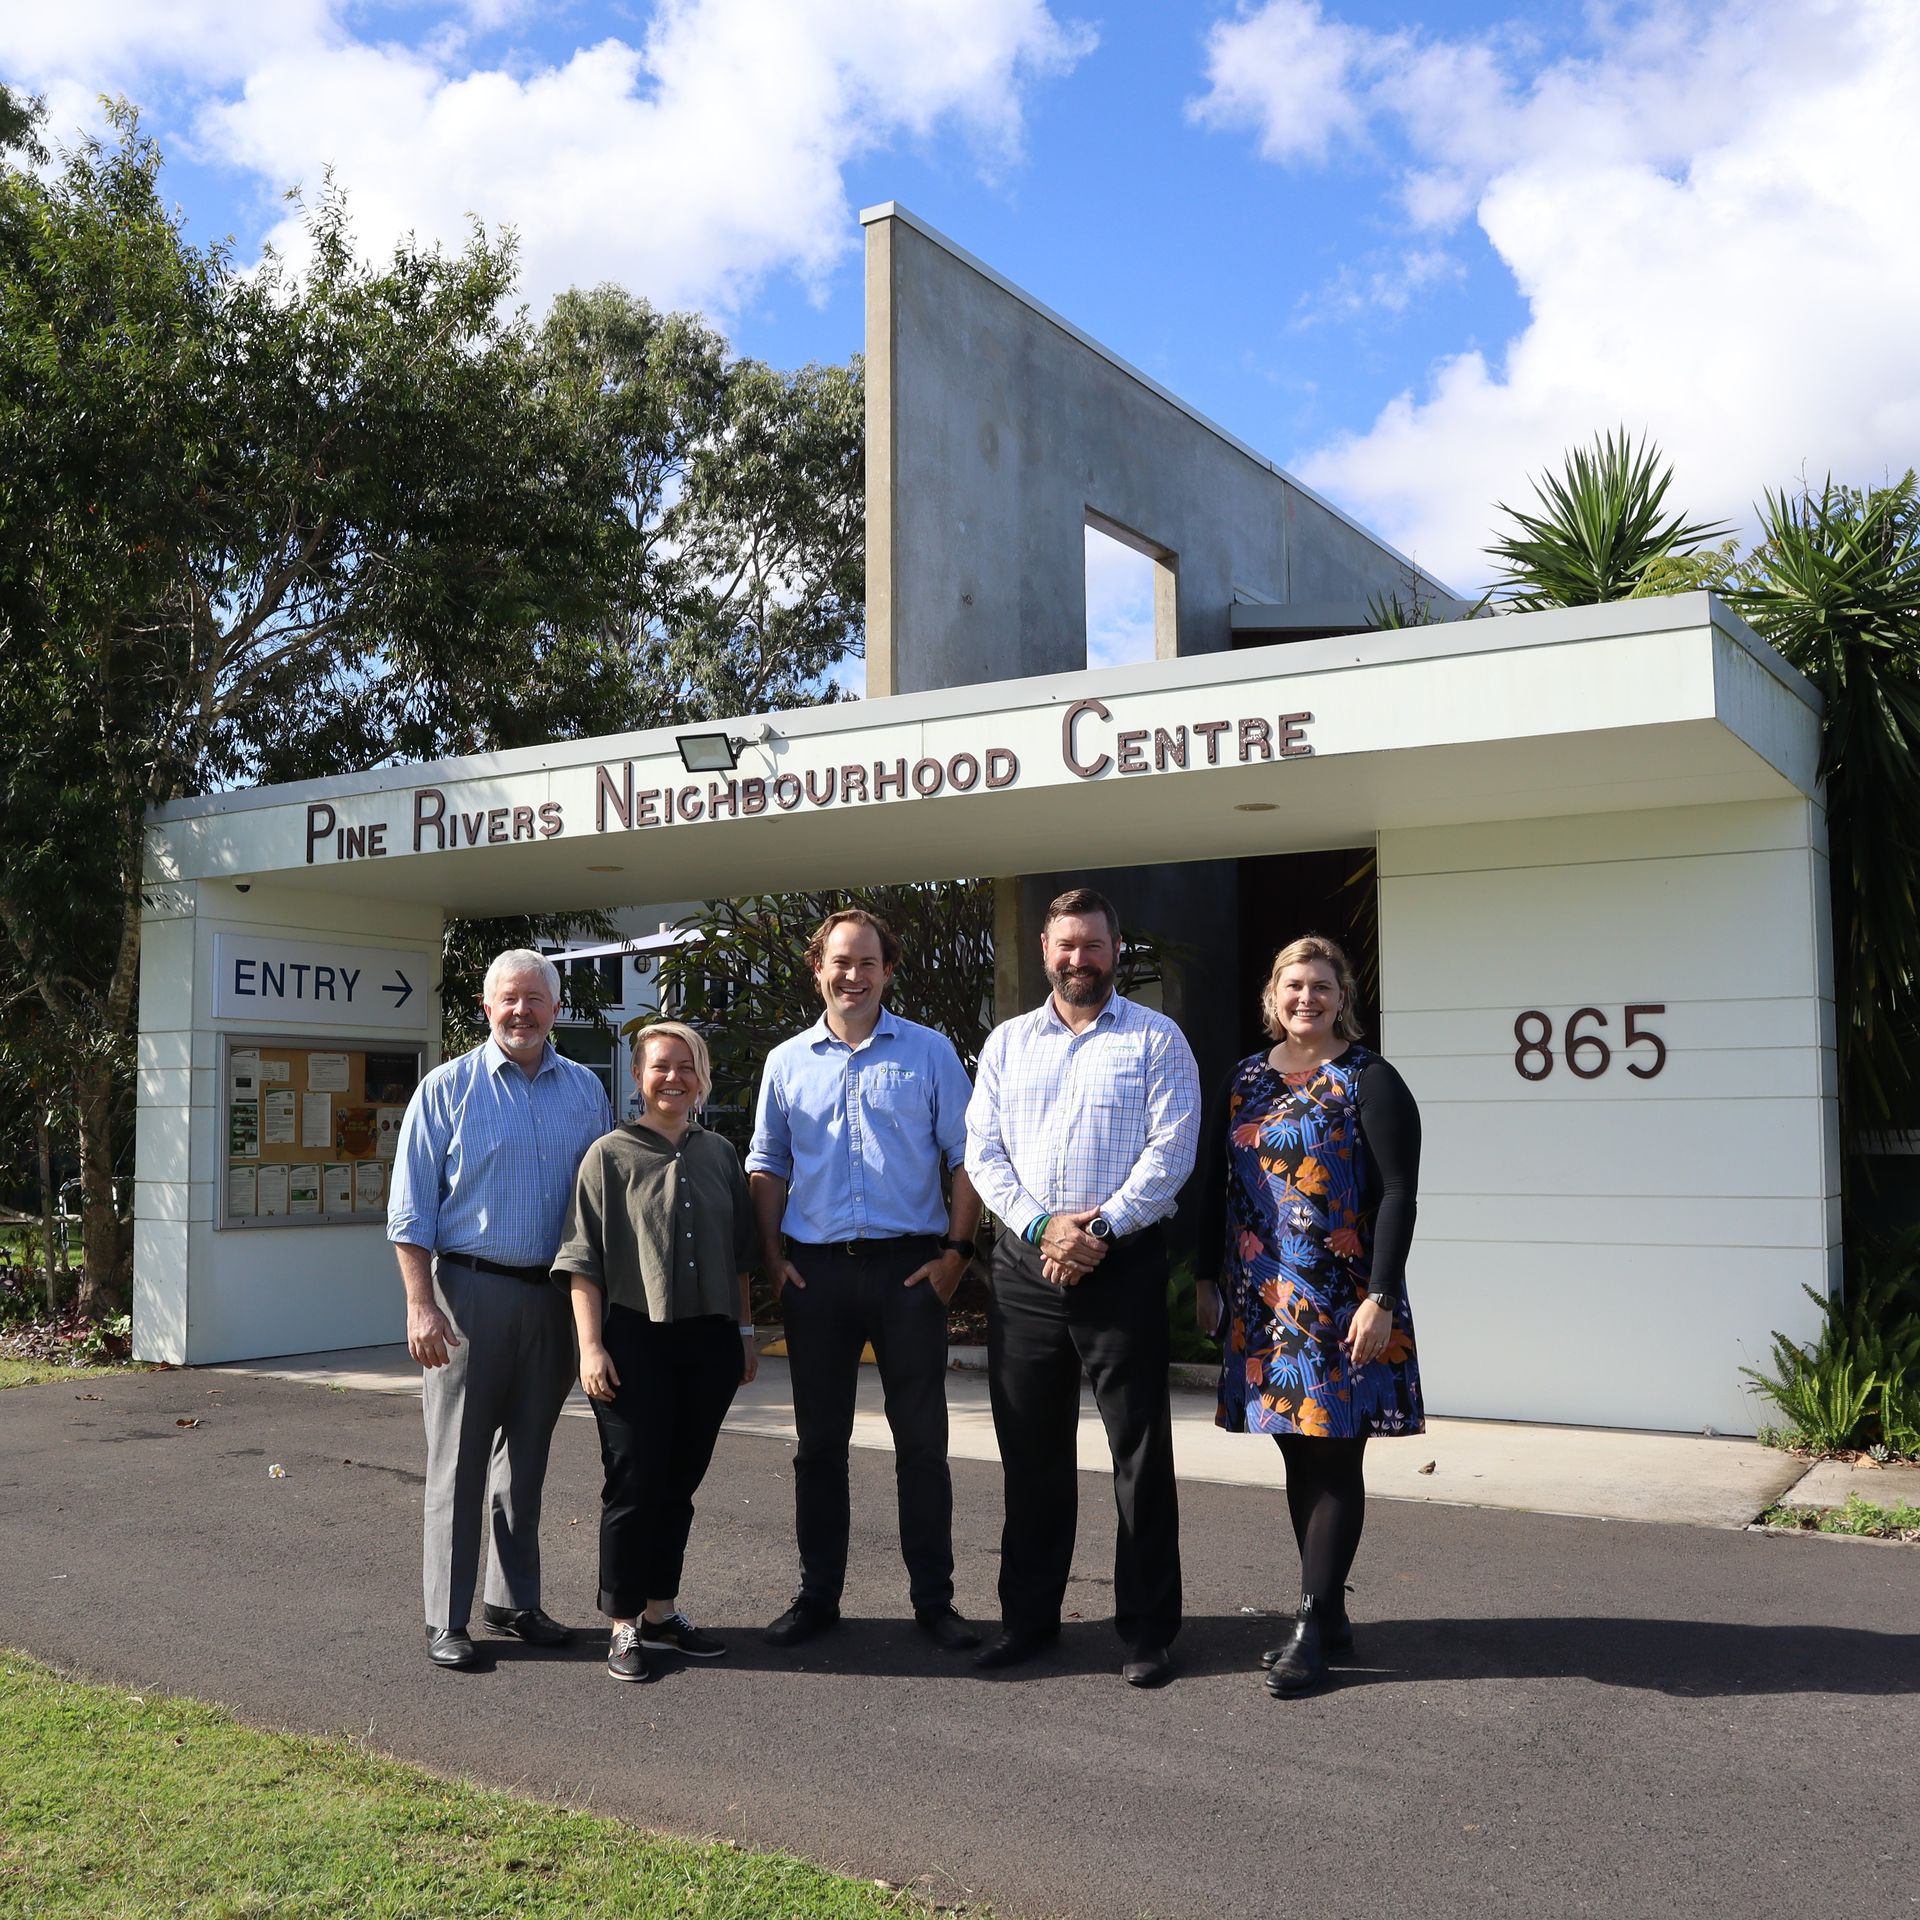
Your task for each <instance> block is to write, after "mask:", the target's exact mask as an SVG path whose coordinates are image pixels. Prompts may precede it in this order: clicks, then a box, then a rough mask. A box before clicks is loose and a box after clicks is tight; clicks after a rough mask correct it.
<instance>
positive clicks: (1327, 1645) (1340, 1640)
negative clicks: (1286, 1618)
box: [1260, 1613, 1353, 1667]
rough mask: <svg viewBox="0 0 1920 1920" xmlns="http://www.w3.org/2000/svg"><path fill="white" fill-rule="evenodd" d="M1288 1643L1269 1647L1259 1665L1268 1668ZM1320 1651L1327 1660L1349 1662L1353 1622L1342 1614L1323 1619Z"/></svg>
mask: <svg viewBox="0 0 1920 1920" xmlns="http://www.w3.org/2000/svg"><path fill="white" fill-rule="evenodd" d="M1287 1646H1288V1642H1287V1641H1285V1640H1283V1641H1281V1643H1280V1644H1279V1645H1278V1646H1277V1647H1269V1648H1268V1649H1267V1650H1266V1652H1264V1653H1263V1654H1262V1655H1261V1656H1260V1664H1261V1665H1262V1666H1263V1667H1270V1666H1272V1665H1273V1663H1274V1662H1275V1661H1276V1660H1278V1659H1279V1658H1280V1656H1281V1655H1282V1654H1283V1653H1285V1652H1286V1650H1287ZM1320 1651H1321V1652H1322V1653H1324V1654H1325V1655H1326V1656H1327V1658H1328V1659H1329V1660H1351V1659H1352V1658H1353V1622H1352V1621H1351V1620H1349V1619H1348V1618H1347V1616H1346V1615H1345V1614H1344V1613H1342V1614H1337V1615H1334V1616H1331V1617H1329V1618H1327V1619H1324V1620H1322V1621H1321V1623H1320Z"/></svg>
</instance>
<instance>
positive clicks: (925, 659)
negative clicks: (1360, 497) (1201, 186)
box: [863, 207, 1450, 695]
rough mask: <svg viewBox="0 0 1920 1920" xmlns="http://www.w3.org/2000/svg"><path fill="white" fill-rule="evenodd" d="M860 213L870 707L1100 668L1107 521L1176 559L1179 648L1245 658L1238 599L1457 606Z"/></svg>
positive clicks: (1386, 551)
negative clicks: (1396, 600) (1383, 600)
mask: <svg viewBox="0 0 1920 1920" xmlns="http://www.w3.org/2000/svg"><path fill="white" fill-rule="evenodd" d="M863 217H864V218H865V219H866V221H867V229H866V231H867V280H866V300H867V312H866V320H867V389H866V407H867V691H868V693H869V694H870V695H880V694H891V693H914V692H920V691H923V690H926V689H929V688H934V687H948V686H963V685H967V684H970V683H973V682H978V681H985V680H999V679H1006V678H1009V677H1011V676H1014V675H1021V674H1034V673H1048V672H1066V671H1075V670H1078V669H1080V668H1083V667H1084V666H1085V665H1086V560H1085V529H1086V526H1087V524H1088V520H1089V516H1094V517H1095V518H1096V520H1098V521H1104V522H1110V523H1112V528H1113V529H1118V530H1122V531H1124V532H1127V533H1131V534H1132V535H1133V536H1135V538H1134V542H1133V543H1134V544H1136V545H1141V546H1144V547H1147V548H1150V549H1151V548H1158V549H1162V550H1165V551H1167V552H1169V553H1170V554H1171V555H1172V556H1173V560H1172V563H1171V564H1172V571H1173V572H1174V573H1175V574H1176V575H1177V590H1176V595H1175V597H1176V606H1177V611H1176V628H1177V648H1176V647H1170V646H1168V645H1167V644H1166V643H1165V640H1164V639H1163V641H1162V644H1161V649H1160V650H1161V651H1162V652H1163V653H1165V652H1171V651H1176V650H1177V651H1178V652H1179V653H1181V654H1198V653H1214V652H1219V651H1222V650H1224V649H1225V648H1227V647H1228V646H1230V645H1231V637H1232V636H1231V609H1232V605H1233V600H1234V589H1235V588H1236V587H1239V588H1241V589H1243V590H1245V591H1247V592H1250V593H1254V594H1257V595H1260V596H1261V597H1263V598H1268V599H1272V600H1274V601H1280V602H1288V601H1322V602H1324V601H1345V602H1356V601H1358V602H1364V601H1366V600H1367V599H1368V598H1370V597H1371V596H1372V595H1375V594H1379V593H1391V592H1393V591H1395V590H1396V589H1397V590H1399V591H1400V592H1401V593H1402V594H1405V593H1407V592H1408V590H1409V588H1410V587H1412V588H1414V589H1416V590H1417V591H1419V592H1420V593H1422V594H1434V595H1443V596H1444V595H1446V593H1447V590H1446V589H1445V588H1444V587H1442V586H1441V585H1440V584H1439V583H1438V582H1436V581H1434V580H1431V579H1430V578H1428V577H1427V576H1425V575H1424V574H1422V573H1420V572H1419V570H1418V569H1417V568H1415V567H1413V566H1412V564H1411V563H1410V562H1409V561H1407V560H1406V559H1405V558H1404V557H1403V556H1401V555H1399V554H1397V553H1395V552H1394V551H1393V550H1392V549H1391V548H1390V547H1388V546H1386V545H1385V544H1384V543H1383V542H1381V541H1378V540H1376V539H1374V538H1373V537H1372V536H1371V535H1369V534H1368V533H1366V532H1365V531H1364V530H1363V529H1361V528H1360V527H1358V526H1356V525H1355V524H1354V523H1353V522H1352V521H1350V520H1348V519H1346V518H1345V517H1344V516H1343V515H1341V514H1340V513H1338V512H1337V511H1335V510H1334V509H1333V508H1332V507H1330V506H1328V505H1327V504H1326V503H1325V502H1323V501H1320V500H1319V499H1317V498H1316V497H1315V496H1314V495H1313V494H1312V493H1311V492H1309V491H1308V490H1307V489H1306V488H1304V487H1302V486H1301V485H1300V484H1299V483H1298V482H1297V481H1295V480H1293V479H1292V478H1291V477H1290V476H1289V475H1287V474H1285V473H1283V472H1281V471H1280V470H1279V469H1278V468H1277V467H1275V466H1274V465H1273V464H1272V463H1271V462H1270V461H1267V460H1265V459H1263V458H1262V457H1261V456H1260V455H1258V454H1256V453H1254V452H1253V451H1252V450H1251V449H1250V448H1247V447H1245V446H1243V445H1242V444H1241V443H1240V442H1238V441H1236V440H1234V439H1233V438H1232V437H1231V436H1230V435H1228V434H1226V433H1224V432H1223V431H1222V430H1221V429H1220V428H1218V427H1216V426H1214V425H1213V424H1212V423H1211V422H1209V421H1207V420H1205V419H1203V418H1202V417H1201V416H1200V415H1198V414H1196V413H1194V412H1193V411H1192V410H1191V409H1189V408H1187V407H1186V406H1184V405H1183V404H1182V403H1181V402H1180V401H1179V400H1177V399H1176V398H1175V397H1174V396H1173V395H1171V394H1169V393H1167V392H1166V391H1165V389H1163V388H1161V387H1158V386H1157V385H1156V384H1155V383H1154V382H1152V381H1151V380H1149V379H1148V378H1147V377H1146V376H1145V375H1144V374H1141V373H1139V372H1138V371H1137V370H1135V369H1133V368H1131V367H1128V366H1127V365H1126V364H1125V363H1124V362H1122V361H1120V360H1118V359H1116V358H1115V357H1114V356H1113V355H1111V354H1109V353H1107V352H1106V350H1105V349H1104V348H1101V347H1100V346H1098V345H1097V344H1096V343H1094V342H1092V341H1090V340H1089V339H1087V338H1086V336H1085V335H1083V334H1081V333H1079V332H1078V331H1077V329H1075V328H1073V327H1072V326H1071V325H1070V323H1068V322H1066V321H1064V320H1062V319H1061V318H1060V317H1059V316H1058V315H1055V314H1052V313H1050V312H1049V311H1048V310H1047V309H1046V308H1044V307H1042V306H1040V305H1039V304H1038V303H1037V302H1035V301H1033V300H1031V299H1030V298H1029V297H1028V296H1026V295H1025V294H1023V293H1021V292H1020V291H1019V290H1018V289H1017V288H1014V287H1011V286H1009V285H1008V284H1007V283H1006V282H1005V281H1003V280H1001V279H1000V278H999V277H998V276H997V275H995V274H994V273H993V272H992V271H991V270H990V269H989V268H987V267H985V266H983V265H982V264H981V263H980V262H978V261H975V260H973V259H971V258H970V257H969V256H968V255H966V254H964V253H962V252H961V251H960V250H959V249H957V248H955V247H954V246H953V245H952V244H951V242H949V241H947V240H945V239H943V238H942V237H941V236H940V235H938V234H936V233H934V232H933V231H932V230H931V229H929V228H927V227H926V226H924V225H923V224H922V223H921V222H919V221H917V220H915V219H914V218H913V216H912V215H910V214H908V213H906V212H905V211H904V210H902V209H899V208H897V207H886V208H879V209H874V210H872V211H871V212H870V213H869V214H867V215H866V216H863ZM1449 597H1450V596H1449Z"/></svg>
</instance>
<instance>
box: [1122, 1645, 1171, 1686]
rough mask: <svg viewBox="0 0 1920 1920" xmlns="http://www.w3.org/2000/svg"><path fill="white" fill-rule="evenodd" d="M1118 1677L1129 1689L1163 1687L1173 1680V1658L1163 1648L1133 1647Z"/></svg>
mask: <svg viewBox="0 0 1920 1920" xmlns="http://www.w3.org/2000/svg"><path fill="white" fill-rule="evenodd" d="M1120 1677H1121V1679H1123V1680H1124V1681H1125V1682H1126V1683H1127V1685H1128V1686H1130V1687H1164V1686H1165V1685H1166V1684H1167V1682H1168V1681H1169V1680H1171V1679H1172V1678H1173V1656H1172V1655H1171V1654H1170V1653H1168V1651H1167V1650H1166V1648H1165V1647H1135V1648H1134V1650H1133V1658H1132V1659H1131V1660H1129V1661H1128V1662H1127V1664H1126V1665H1125V1666H1124V1667H1122V1668H1121V1669H1120Z"/></svg>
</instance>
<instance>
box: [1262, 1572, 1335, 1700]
mask: <svg viewBox="0 0 1920 1920" xmlns="http://www.w3.org/2000/svg"><path fill="white" fill-rule="evenodd" d="M1326 1677H1327V1649H1326V1639H1325V1635H1324V1632H1323V1630H1322V1628H1321V1624H1320V1616H1319V1615H1318V1614H1317V1613H1316V1612H1315V1611H1314V1605H1313V1596H1312V1595H1311V1594H1306V1595H1303V1596H1302V1597H1301V1601H1300V1611H1299V1613H1298V1614H1297V1615H1295V1617H1294V1622H1293V1633H1292V1635H1291V1636H1290V1637H1289V1638H1288V1639H1287V1640H1286V1641H1285V1642H1283V1643H1282V1645H1281V1646H1280V1647H1278V1648H1277V1649H1276V1651H1275V1658H1274V1662H1273V1665H1272V1667H1271V1668H1269V1669H1268V1672H1267V1691H1268V1692H1269V1693H1270V1694H1272V1695H1274V1696H1275V1698H1276V1699H1277V1698H1281V1697H1284V1696H1289V1695H1292V1694H1296V1693H1310V1692H1311V1691H1312V1690H1313V1689H1314V1688H1315V1687H1317V1686H1318V1685H1319V1684H1320V1683H1321V1681H1323V1680H1324V1679H1325V1678H1326Z"/></svg>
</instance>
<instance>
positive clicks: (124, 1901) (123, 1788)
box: [0, 1651, 927, 1920]
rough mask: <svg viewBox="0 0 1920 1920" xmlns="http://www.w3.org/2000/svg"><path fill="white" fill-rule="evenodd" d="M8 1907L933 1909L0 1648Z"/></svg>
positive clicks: (777, 1858) (781, 1915)
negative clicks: (248, 1722)
mask: <svg viewBox="0 0 1920 1920" xmlns="http://www.w3.org/2000/svg"><path fill="white" fill-rule="evenodd" d="M0 1786H3V1790H0V1915H7V1916H13V1915H20V1916H26V1915H32V1916H33V1920H55V1916H61V1915H73V1916H80V1915H84V1916H86V1920H121V1917H122V1916H128V1917H130V1916H135V1915H140V1916H145V1915H154V1916H158V1915H161V1914H168V1915H177V1914H192V1915H195V1916H196V1917H202V1920H216V1917H218V1920H225V1917H227V1916H241V1915H248V1916H252V1915H262V1916H264V1915H269V1914H271V1915H274V1916H276V1920H278V1916H293V1915H300V1916H312V1920H322V1917H323V1916H324V1920H401V1916H408V1917H409V1920H410V1917H411V1916H415V1915H418V1916H420V1920H480V1917H481V1916H489V1917H490V1916H493V1915H551V1916H554V1920H563V1917H564V1920H576V1917H577V1916H585V1915H592V1916H601V1915H605V1916H613V1915H622V1916H625V1915H647V1916H653V1915H659V1916H663V1917H664V1916H668V1915H672V1916H675V1920H678V1916H681V1915H686V1916H690V1917H693V1916H698V1917H699V1920H763V1917H764V1920H788V1916H792V1917H793V1920H816V1917H818V1920H826V1917H827V1916H833V1917H834V1920H838V1917H839V1916H843V1915H844V1916H848V1920H852V1917H853V1916H861V1920H866V1917H867V1916H874V1915H880V1914H887V1915H892V1916H894V1917H895V1920H899V1916H901V1915H903V1914H924V1913H925V1912H926V1911H927V1909H926V1908H924V1907H923V1906H921V1905H920V1904H919V1903H918V1902H917V1901H915V1900H912V1899H910V1898H909V1897H907V1896H905V1895H903V1894H897V1893H892V1892H888V1891H886V1890H884V1889H881V1888H879V1887H876V1886H874V1885H872V1884H871V1883H868V1882H865V1881H858V1880H847V1879H842V1878H840V1877H839V1876H837V1875H834V1874H831V1873H827V1872H826V1871H824V1870H823V1869H821V1868H819V1867H813V1866H808V1865H807V1864H806V1863H804V1862H803V1861H799V1860H794V1859H790V1858H787V1857H785V1856H783V1855H770V1854H755V1853H745V1852H742V1851H740V1850H739V1849H738V1848H735V1847H731V1846H727V1845H718V1846H703V1845H696V1844H694V1843H693V1842H691V1841H683V1840H665V1839H657V1838H654V1837H652V1836H649V1835H647V1834H643V1833H640V1832H637V1831H636V1830H635V1829H633V1828H631V1827H627V1826H623V1825H621V1824H620V1823H619V1822H617V1821H613V1820H605V1819H600V1818H597V1817H595V1816H592V1815H588V1814H580V1813H568V1812H566V1811H564V1810H563V1809H561V1808H559V1807H554V1806H545V1805H541V1804H539V1803H537V1802H533V1801H527V1800H518V1799H515V1798H514V1797H513V1796H512V1795H510V1794H505V1793H496V1792H493V1791H491V1790H488V1789H485V1788H481V1787H473V1786H465V1785H461V1784H458V1783H453V1782H448V1781H444V1780H439V1779H436V1778H434V1777H433V1776H432V1775H431V1774H426V1773H421V1772H418V1771H416V1770H415V1769H413V1768H411V1767H405V1766H402V1765H400V1764H399V1763H398V1762H397V1761H393V1760H386V1759H382V1758H381V1757H380V1756H378V1755H377V1754H374V1753H371V1752H368V1751H367V1750H366V1749H365V1748H363V1747H361V1746H359V1745H357V1744H356V1743H354V1742H353V1741H351V1740H345V1739H326V1740H309V1739H303V1738H297V1737H294V1736H291V1735H287V1734H277V1733H262V1732H259V1731H258V1730H256V1729H254V1728H252V1727H246V1726H242V1725H240V1724H239V1723H238V1722H237V1721H235V1720H233V1719H232V1718H231V1717H230V1716H229V1715H227V1714H225V1713H222V1712H219V1711H218V1710H217V1709H215V1708H213V1707H207V1706H202V1705H200V1704H199V1703H198V1702H195V1701H190V1700H176V1699H171V1698H168V1697H165V1696H162V1695H157V1694H146V1695H140V1694H133V1693H128V1692H126V1691H124V1690H122V1689H120V1688H117V1687H96V1686H84V1685H80V1684H78V1683H76V1682H74V1681H71V1680H66V1679H63V1678H61V1677H60V1676H59V1675H58V1674H56V1673H54V1672H52V1671H50V1670H49V1669H48V1668H46V1667H43V1666H41V1665H40V1664H39V1663H38V1662H36V1661H33V1660H29V1659H27V1658H25V1657H24V1656H23V1655H20V1654H15V1653H9V1652H4V1651H0Z"/></svg>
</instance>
